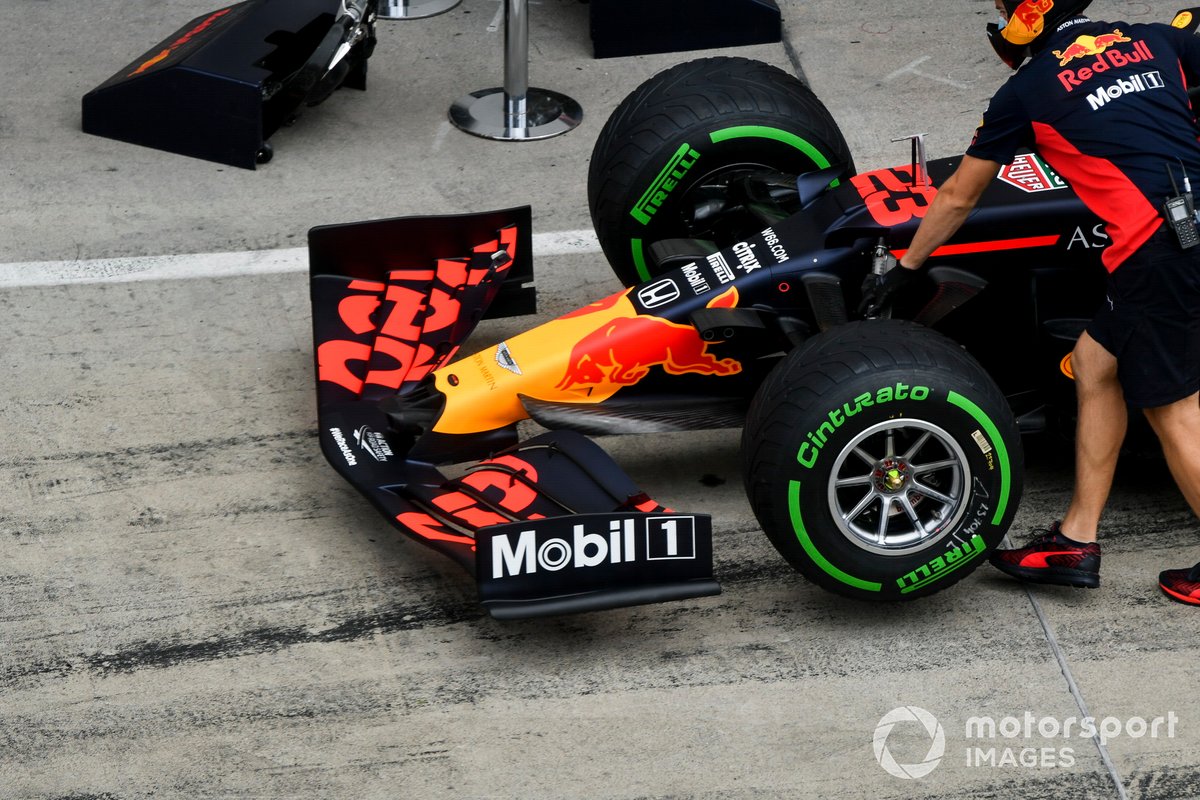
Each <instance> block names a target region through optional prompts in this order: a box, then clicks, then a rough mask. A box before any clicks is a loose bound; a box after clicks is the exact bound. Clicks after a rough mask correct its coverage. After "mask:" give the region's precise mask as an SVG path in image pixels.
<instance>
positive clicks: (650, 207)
mask: <svg viewBox="0 0 1200 800" xmlns="http://www.w3.org/2000/svg"><path fill="white" fill-rule="evenodd" d="M699 158H700V153H698V152H697V151H695V150H693V149H692V146H691V145H690V144H687V143H686V142H685V143H684V144H682V145H680V146H679V149H678V150H676V151H675V155H673V156H671V160H670V161H668V162H667V165H666V166H665V167H663V168H662V171H660V172H659V173H658V175H657V176H656V177H655V178H654V182H653V183H651V184H650V188H648V189H647V190H646V191H645V192H644V193H643V194H642V196H641V197H639V198H638V201H637V202H636V203H635V204H634V206H633V208H632V209H631V210H630V212H629V215H630V216H632V217H633V218H634V219H636V220H637V221H638V222H640V223H642V224H643V225H649V224H650V220H651V218H652V217H653V216H654V215H655V214H656V213H657V212H658V209H659V208H661V207H662V204H663V203H664V202H666V199H667V197H668V196H669V195H670V194H671V192H673V191H674V190H675V187H677V186H678V185H679V182H680V181H681V180H683V178H684V177H685V176H686V175H687V174H688V172H689V171H690V170H691V169H692V167H693V166H694V165H695V163H696V161H697V160H698V159H699Z"/></svg>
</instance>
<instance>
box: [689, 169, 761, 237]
mask: <svg viewBox="0 0 1200 800" xmlns="http://www.w3.org/2000/svg"><path fill="white" fill-rule="evenodd" d="M769 169H772V168H771V167H770V166H769V165H767V164H760V163H757V162H754V161H744V162H740V163H737V164H727V165H725V166H723V167H720V168H718V169H715V170H713V171H711V172H709V173H707V174H705V175H702V176H700V178H699V179H698V180H696V181H695V182H694V183H692V185H691V186H689V187H688V188H687V189H686V190H685V191H684V192H683V193H682V194H681V196H680V203H679V206H678V210H677V211H676V212H675V219H676V222H675V223H674V224H675V225H677V226H678V227H679V229H680V230H681V231H685V232H686V233H685V235H687V236H690V237H693V238H696V239H711V240H713V241H716V242H717V243H718V245H720V246H725V245H726V244H732V243H733V242H734V241H735V240H736V239H737V238H738V237H740V236H749V235H750V234H752V233H757V232H758V231H759V230H761V229H762V228H763V227H764V226H763V225H762V224H761V223H760V222H759V220H757V219H756V218H754V216H753V215H752V214H751V213H750V212H749V211H748V210H746V209H744V208H741V207H738V208H736V209H729V208H725V207H723V203H724V201H726V200H727V199H728V197H729V185H730V184H731V183H733V182H734V181H736V180H739V179H741V178H744V177H746V176H747V175H750V174H752V173H755V172H759V171H762V170H769ZM710 209H712V210H710ZM726 240H728V241H726Z"/></svg>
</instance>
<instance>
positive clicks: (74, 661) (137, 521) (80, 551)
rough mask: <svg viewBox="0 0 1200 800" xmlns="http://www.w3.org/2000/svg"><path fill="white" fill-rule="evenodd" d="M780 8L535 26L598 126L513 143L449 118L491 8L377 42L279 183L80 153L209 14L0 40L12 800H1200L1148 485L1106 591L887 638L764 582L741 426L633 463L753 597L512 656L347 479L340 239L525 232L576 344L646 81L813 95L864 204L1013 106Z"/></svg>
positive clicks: (190, 7) (1117, 550) (876, 624)
mask: <svg viewBox="0 0 1200 800" xmlns="http://www.w3.org/2000/svg"><path fill="white" fill-rule="evenodd" d="M780 5H781V8H782V11H783V15H784V25H785V41H784V42H782V43H780V44H772V45H759V46H754V47H744V48H736V49H731V50H727V51H704V52H699V53H689V54H682V53H680V54H663V55H654V56H643V57H631V58H616V59H608V60H595V59H593V58H592V57H591V49H590V43H589V40H588V7H587V5H585V4H580V3H577V2H574V1H573V0H545V1H544V2H542V3H536V4H533V5H532V6H531V8H530V19H531V26H532V29H531V34H530V40H531V43H532V46H531V54H530V59H531V63H530V75H531V82H532V83H533V85H536V86H544V87H547V88H550V89H553V90H556V91H560V92H562V93H564V94H567V95H569V96H571V97H574V98H575V99H577V100H578V101H579V102H580V103H581V105H582V106H583V109H584V114H585V117H584V123H583V125H582V126H581V127H580V128H579V129H577V130H575V131H573V132H571V133H569V134H567V135H565V136H562V137H559V138H555V139H550V140H546V141H541V142H535V143H523V144H510V143H498V142H492V141H487V140H484V139H479V138H475V137H472V136H468V135H465V134H463V133H461V132H459V131H457V130H454V129H453V128H452V127H451V126H450V124H449V122H448V121H447V118H446V113H447V109H448V108H449V105H450V103H451V102H453V100H454V99H455V98H457V97H459V96H461V95H463V94H465V93H467V92H469V91H472V90H475V89H481V88H487V87H490V86H492V85H496V84H498V83H499V82H500V80H501V54H502V48H503V30H502V28H501V27H500V26H499V24H498V21H499V20H500V19H501V16H500V15H499V12H500V9H501V6H500V4H499V3H497V2H495V1H494V0H465V2H464V3H462V5H460V6H459V7H458V8H456V9H455V10H453V11H451V12H450V13H447V14H444V15H441V16H438V17H432V18H429V19H424V20H410V21H397V22H385V23H381V27H380V41H379V47H378V50H377V52H376V53H375V55H374V56H373V57H372V59H371V62H370V74H369V78H368V89H367V91H366V92H365V93H364V92H357V91H352V90H343V91H340V92H338V93H336V94H335V95H334V96H333V97H332V98H331V99H330V100H329V101H327V102H326V103H325V104H323V105H321V106H318V107H316V108H313V109H309V110H308V111H307V112H306V113H305V114H304V115H303V116H302V117H301V118H300V120H299V122H298V123H297V124H296V125H295V126H292V127H287V128H283V129H281V130H280V131H279V132H278V133H277V134H276V135H275V136H274V137H273V138H272V144H273V145H274V148H275V158H274V160H273V161H272V162H271V163H270V164H268V165H265V166H263V167H261V168H260V169H259V170H257V171H248V170H241V169H236V168H233V167H225V166H222V165H220V164H216V163H212V162H207V161H199V160H195V159H190V158H185V157H181V156H176V155H171V154H169V153H165V152H160V151H156V150H151V149H147V148H142V147H137V146H134V145H129V144H124V143H121V142H117V141H112V140H108V139H102V138H97V137H93V136H88V135H85V134H83V133H81V132H80V107H79V100H80V98H81V96H82V95H83V94H84V93H85V92H87V91H88V90H90V89H91V88H93V87H95V86H96V85H98V84H99V83H101V82H102V81H104V80H105V79H107V78H108V77H109V76H110V75H112V74H113V73H114V72H116V71H117V70H118V69H120V68H121V67H122V66H123V65H125V64H127V63H129V62H130V61H131V60H133V59H134V58H136V57H137V56H138V55H139V54H140V53H142V52H144V51H145V50H146V49H147V48H148V47H150V46H152V44H153V43H155V42H157V41H159V40H161V39H162V37H164V36H166V35H167V34H169V33H170V32H171V31H173V30H175V29H176V28H178V27H179V26H181V25H183V24H184V23H185V22H187V21H188V20H190V19H192V18H194V17H196V16H197V15H199V14H202V13H204V12H205V11H207V10H210V8H211V7H210V6H208V5H206V4H205V3H203V2H199V0H188V1H187V2H185V1H184V0H162V1H156V2H149V1H148V0H125V1H124V2H116V1H115V0H97V1H96V2H93V3H89V4H87V5H86V6H83V7H78V8H74V7H73V8H66V7H64V6H63V5H62V4H58V3H45V2H43V3H22V4H21V8H20V21H21V22H20V24H15V20H10V24H8V25H5V26H4V27H3V29H2V30H0V42H2V43H3V45H4V46H3V47H2V48H0V53H3V55H2V56H0V61H2V62H3V74H4V75H5V79H6V83H7V86H6V92H5V99H4V101H3V103H0V144H2V152H3V156H4V157H3V171H4V174H5V176H6V180H5V189H6V194H7V197H6V202H5V204H4V210H3V212H0V262H3V265H0V317H2V318H3V319H4V320H5V323H6V330H7V333H6V336H5V346H4V348H3V354H2V356H0V358H2V359H3V367H4V375H5V377H4V379H3V382H2V386H3V399H4V414H3V415H2V416H0V427H2V431H0V433H2V436H0V441H3V442H4V445H3V447H2V448H0V576H2V580H3V591H2V592H0V743H2V746H0V797H3V798H46V799H49V798H56V799H59V800H65V799H66V798H75V799H76V800H82V799H83V798H96V799H99V798H104V800H134V799H135V798H149V797H156V798H162V797H181V798H191V799H192V800H196V799H197V798H250V797H254V798H302V797H303V798H394V797H414V798H474V797H481V798H482V797H488V798H522V800H524V799H526V798H629V799H630V800H632V798H667V797H672V798H675V797H680V798H682V797H696V798H712V799H714V800H715V798H775V797H788V798H828V797H838V798H847V799H848V800H853V799H854V798H862V800H881V799H882V798H902V797H903V798H908V797H921V798H961V797H966V796H974V797H992V798H1009V797H1012V798H1017V797H1020V798H1093V797H1095V798H1110V797H1129V798H1163V799H1164V800H1165V798H1186V797H1200V756H1198V755H1197V754H1198V753H1200V700H1198V699H1197V695H1196V692H1195V691H1194V686H1195V679H1194V665H1195V661H1196V657H1197V653H1198V650H1197V644H1196V636H1195V631H1196V626H1197V624H1198V622H1200V617H1197V616H1196V613H1197V612H1196V611H1195V610H1194V609H1191V608H1187V607H1184V606H1182V605H1178V604H1175V603H1171V602H1169V601H1167V600H1166V599H1164V598H1163V597H1162V596H1161V595H1160V593H1159V592H1158V590H1157V589H1156V588H1155V578H1156V576H1157V573H1158V571H1159V570H1160V569H1164V568H1167V567H1179V566H1184V565H1189V564H1192V563H1194V562H1195V561H1197V560H1200V526H1198V524H1197V522H1196V520H1195V519H1194V518H1193V517H1192V516H1191V514H1190V512H1189V511H1188V509H1187V508H1186V506H1185V505H1184V503H1183V501H1182V499H1181V498H1180V497H1179V495H1178V493H1177V491H1176V490H1175V488H1174V486H1173V485H1172V483H1171V481H1170V478H1169V476H1168V475H1167V473H1166V470H1165V468H1163V467H1162V465H1161V464H1159V463H1158V462H1156V461H1154V460H1152V459H1151V460H1133V461H1129V462H1127V463H1126V464H1125V466H1124V467H1123V468H1122V470H1121V472H1120V474H1119V480H1118V486H1117V488H1116V491H1115V493H1114V497H1113V499H1112V501H1111V504H1110V512H1109V514H1108V516H1107V518H1106V521H1105V527H1104V538H1103V546H1104V570H1103V583H1102V587H1101V588H1100V589H1099V590H1096V591H1082V590H1075V591H1072V590H1065V589H1055V588H1035V589H1032V590H1028V591H1027V590H1026V589H1025V588H1023V587H1021V586H1019V585H1017V584H1016V583H1014V582H1013V581H1011V580H1009V579H1006V578H1005V577H1004V576H1002V575H1000V574H999V573H998V572H996V571H994V570H992V569H991V568H989V567H987V566H983V567H981V568H979V569H978V570H977V571H976V572H975V573H973V574H972V575H970V576H969V577H968V578H967V579H965V580H964V581H963V582H961V583H960V584H959V585H957V586H955V587H954V588H952V589H950V590H948V591H946V592H944V593H941V594H938V595H936V596H935V597H932V598H929V599H926V600H922V601H919V602H916V603H909V604H899V605H869V604H862V603H857V602H850V601H847V600H844V599H841V598H838V597H836V596H833V595H831V594H827V593H826V592H824V591H821V590H819V589H817V588H816V587H814V586H812V585H811V584H808V583H806V582H805V581H804V580H802V579H801V578H800V577H799V576H798V575H796V574H795V573H794V572H793V571H792V570H791V569H790V568H789V567H788V566H787V565H786V564H785V563H784V562H783V561H782V560H781V559H780V558H779V557H778V556H777V555H776V553H775V551H774V550H773V548H772V547H771V546H770V545H769V543H768V542H767V541H766V539H765V538H764V537H763V535H762V534H761V532H760V531H759V530H758V528H757V524H756V522H755V521H754V518H753V515H752V513H751V511H750V509H749V506H748V505H747V503H746V500H745V497H744V494H743V492H742V489H741V476H740V467H739V463H740V460H739V453H738V434H737V432H736V431H720V432H715V433H711V434H705V435H687V436H643V437H636V438H624V439H610V440H604V441H603V445H604V446H605V448H606V449H607V450H609V451H610V452H611V453H612V454H613V455H614V457H615V458H616V459H617V460H618V462H619V463H620V464H621V465H622V466H623V467H624V468H625V469H626V470H627V471H628V472H629V473H630V474H631V475H632V476H633V477H634V479H636V480H637V481H639V482H640V483H641V484H642V485H643V486H644V487H645V488H646V489H647V490H648V491H649V492H650V493H651V494H652V495H653V496H655V497H656V498H658V499H660V500H662V501H663V502H665V503H668V504H670V505H671V506H672V507H674V508H678V509H687V510H695V511H702V512H708V513H711V514H712V515H713V522H714V531H715V534H714V539H715V541H714V544H715V550H716V575H717V577H718V579H719V580H721V582H722V583H723V585H724V589H725V591H724V594H722V595H721V596H719V597H712V598H704V599H699V600H693V601H684V602H676V603H670V604H663V605H656V606H644V607H639V608H629V609H622V610H616V611H609V612H603V613H596V614H588V615H581V616H574V617H563V618H553V619H542V620H531V621H513V622H497V621H494V620H492V619H490V618H489V617H487V616H486V614H485V613H484V612H483V611H482V609H481V608H480V607H479V605H478V604H477V602H476V597H475V588H474V585H473V583H472V581H471V580H470V579H469V578H468V577H467V576H466V575H464V574H463V573H461V572H460V571H459V570H458V568H457V567H456V566H455V565H453V564H452V563H450V562H449V561H446V560H443V559H440V558H439V557H438V556H436V555H435V554H433V553H432V552H429V551H427V550H425V549H423V548H422V547H420V546H419V545H417V544H415V543H412V542H409V541H406V540H401V539H400V538H399V537H398V535H397V534H396V533H395V532H394V531H393V529H392V528H390V527H389V526H388V525H387V523H386V522H385V520H383V519H382V518H381V517H380V516H379V515H378V514H377V513H376V512H375V510H374V509H373V508H371V507H370V506H369V505H368V504H367V503H366V502H365V501H364V500H363V499H362V498H361V497H359V496H358V495H357V494H356V493H355V492H354V491H353V490H352V489H351V487H350V486H348V485H347V484H346V483H345V482H344V481H343V480H342V479H341V478H339V477H338V476H337V475H336V474H335V473H334V472H333V470H332V469H330V468H329V466H328V465H327V464H326V463H325V461H324V459H323V457H322V456H321V453H320V451H319V449H318V445H317V437H316V412H315V402H314V396H313V387H312V339H311V323H310V312H309V305H308V303H309V301H308V286H307V280H306V276H305V274H304V272H303V270H304V268H305V260H304V251H303V250H302V249H301V248H303V246H304V241H305V234H306V231H307V229H308V228H309V227H311V226H313V225H318V224H325V223H335V222H347V221H352V220H361V219H368V218H377V217H389V216H399V215H410V214H429V213H457V212H466V211H472V210H482V209H489V208H499V207H505V206H510V205H516V204H523V203H528V204H530V205H532V207H533V215H534V232H535V233H536V234H538V235H545V236H544V238H542V239H540V240H539V242H538V244H537V248H538V252H537V257H536V269H537V275H538V277H537V283H538V286H539V288H540V292H541V310H540V316H539V319H545V318H549V317H551V316H554V315H556V314H559V313H562V312H564V311H567V310H569V309H571V308H574V307H576V306H578V305H582V304H584V303H586V302H589V301H590V300H593V299H595V298H598V297H601V296H604V295H605V294H607V293H609V292H611V291H613V290H615V289H616V288H617V282H616V280H615V279H614V278H613V277H612V276H611V273H609V271H608V269H607V267H606V265H605V264H604V262H603V258H602V256H601V255H600V254H599V253H598V252H597V248H596V245H595V241H594V238H592V237H591V235H590V233H589V228H590V222H589V220H588V213H587V204H586V197H585V186H584V177H585V174H586V165H587V160H588V157H589V153H590V151H591V147H592V144H593V142H594V141H595V138H596V136H597V134H598V133H599V130H600V127H601V125H602V123H603V121H604V120H605V118H606V117H607V115H608V114H609V113H610V112H611V110H612V109H613V108H614V107H615V106H616V104H617V103H618V102H619V101H620V100H621V99H622V98H623V97H624V95H625V94H627V93H628V92H629V91H630V90H632V89H633V88H634V87H635V86H636V85H637V84H639V83H640V82H641V81H642V80H644V79H645V78H646V77H648V76H650V75H651V74H653V73H654V72H656V71H658V70H660V69H663V68H665V67H667V66H669V65H671V64H673V63H676V62H678V61H680V60H683V59H686V58H691V57H696V56H700V55H709V54H712V53H714V52H720V53H730V54H738V55H745V56H749V57H752V58H758V59H761V60H764V61H767V62H769V63H772V64H776V65H778V66H781V67H783V68H785V69H788V70H790V71H793V72H797V73H799V74H801V75H802V76H803V77H804V78H805V79H806V80H807V81H809V82H810V84H811V85H812V87H813V88H814V90H815V91H816V92H817V94H818V95H819V96H820V97H821V98H822V99H823V100H824V102H825V103H826V104H827V105H828V106H829V108H830V110H831V111H832V113H833V116H834V117H835V118H836V119H837V120H838V122H839V124H840V125H841V127H842V129H843V130H844V131H845V133H846V136H847V139H848V140H849V143H850V146H851V149H852V151H853V152H854V155H855V158H856V161H857V164H858V167H859V169H860V170H864V169H871V168H876V167H884V166H891V165H895V164H901V163H906V162H907V160H908V158H909V151H908V146H907V144H905V143H899V144H892V143H890V141H889V140H890V139H892V138H895V137H899V136H902V135H906V134H911V133H919V132H928V133H929V137H928V145H929V150H930V156H931V157H939V156H947V155H954V154H957V153H960V152H961V151H962V149H963V148H964V147H965V145H966V144H967V142H968V141H969V139H970V137H971V134H972V131H973V129H974V127H975V126H976V124H977V123H978V122H979V119H980V116H981V113H982V111H983V108H984V106H985V104H986V101H987V99H988V98H989V97H990V95H991V92H992V91H993V90H994V89H995V88H996V87H997V86H998V85H999V84H1000V82H1001V81H1002V80H1003V79H1004V78H1005V77H1006V75H1007V69H1006V68H1005V67H1004V66H1003V65H1002V64H1001V63H1000V62H999V61H998V60H997V59H996V58H995V56H994V55H993V54H992V52H991V51H990V49H989V48H988V46H987V44H986V41H985V39H984V35H983V28H984V25H985V24H986V23H987V22H990V21H992V19H993V17H994V16H995V14H994V10H993V8H992V3H991V2H985V0H973V1H972V2H964V3H956V4H945V7H938V8H936V9H935V8H931V7H924V8H922V9H920V10H917V11H914V9H913V8H911V7H909V6H904V7H902V8H901V7H896V6H895V5H894V4H887V3H882V2H878V0H871V1H870V2H865V3H861V4H856V5H854V6H853V7H851V6H850V5H848V4H846V3H842V2H834V0H810V1H809V2H803V3H801V2H798V0H782V2H781V3H780ZM1092 10H1093V13H1094V14H1095V15H1096V16H1097V17H1106V18H1111V19H1121V20H1127V21H1129V22H1143V21H1152V20H1161V21H1167V20H1168V19H1169V15H1170V14H1171V13H1172V12H1173V11H1174V8H1170V9H1168V8H1166V7H1164V6H1161V5H1160V6H1158V7H1154V6H1152V5H1151V4H1144V3H1134V2H1107V3H1096V4H1095V5H1094V6H1093V9H1092ZM31 32H33V33H31ZM534 321H535V320H532V319H511V320H502V321H494V322H488V323H485V324H484V325H483V326H481V328H480V329H479V331H478V332H477V333H476V335H475V339H474V344H477V345H479V346H483V345H484V344H487V343H489V342H496V341H500V340H502V339H503V338H504V337H506V336H509V335H512V334H514V333H516V332H518V331H520V330H522V329H524V328H525V327H528V326H529V325H531V324H532V323H533V322H534ZM1063 450H1064V446H1063V445H1062V444H1059V443H1053V442H1052V443H1042V444H1041V445H1038V446H1036V447H1033V448H1032V451H1033V452H1031V454H1030V457H1029V460H1030V465H1029V470H1028V475H1027V478H1026V495H1025V499H1024V503H1023V506H1022V510H1021V512H1020V514H1019V516H1018V518H1017V521H1016V524H1015V525H1014V527H1013V532H1014V534H1015V535H1016V537H1017V538H1018V539H1021V538H1023V537H1024V536H1025V535H1026V532H1027V531H1028V530H1030V529H1032V528H1034V527H1038V526H1041V525H1045V524H1047V523H1049V522H1050V521H1051V520H1052V519H1054V518H1055V517H1056V516H1057V515H1059V514H1061V512H1062V510H1063V508H1065V504H1066V502H1067V498H1068V493H1069V490H1070V459H1069V458H1066V457H1063V456H1062V455H1061V453H1062V451H1063ZM1088 716H1090V717H1093V718H1094V719H1095V727H1096V728H1097V731H1096V735H1095V736H1090V735H1086V733H1087V730H1086V728H1085V726H1084V718H1085V717H1088ZM1114 726H1115V727H1114Z"/></svg>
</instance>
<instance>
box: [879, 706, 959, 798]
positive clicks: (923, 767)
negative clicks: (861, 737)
mask: <svg viewBox="0 0 1200 800" xmlns="http://www.w3.org/2000/svg"><path fill="white" fill-rule="evenodd" d="M898 722H916V723H919V724H920V725H921V726H922V727H923V728H925V732H926V733H927V734H929V739H930V742H929V752H928V753H926V754H925V758H924V760H922V761H921V762H919V763H917V764H899V763H897V762H896V759H895V758H894V757H893V756H892V754H891V752H890V751H889V750H888V746H887V738H888V734H890V733H891V732H892V728H894V727H895V726H896V723H898ZM871 746H872V747H873V748H874V750H875V760H876V761H878V762H879V766H881V767H883V768H884V769H885V770H887V772H888V774H889V775H894V776H896V777H897V778H904V779H905V780H908V779H910V778H923V777H925V776H926V775H928V774H929V773H931V772H933V770H934V769H935V768H936V767H937V765H938V764H939V763H940V762H941V760H942V754H944V753H945V752H946V732H945V731H943V730H942V726H941V724H940V723H939V722H938V721H937V717H935V716H933V714H930V713H929V712H928V711H926V710H925V709H923V708H918V707H917V706H900V707H899V708H893V709H892V710H891V711H889V712H888V713H886V714H884V715H883V718H882V719H881V720H879V724H878V725H876V726H875V736H874V738H873V739H872V741H871Z"/></svg>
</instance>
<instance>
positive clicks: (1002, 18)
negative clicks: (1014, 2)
mask: <svg viewBox="0 0 1200 800" xmlns="http://www.w3.org/2000/svg"><path fill="white" fill-rule="evenodd" d="M1006 25H1008V17H1006V16H1004V15H1003V14H1001V15H1000V21H999V22H998V23H997V24H996V30H998V31H1002V30H1004V27H1005V26H1006Z"/></svg>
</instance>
